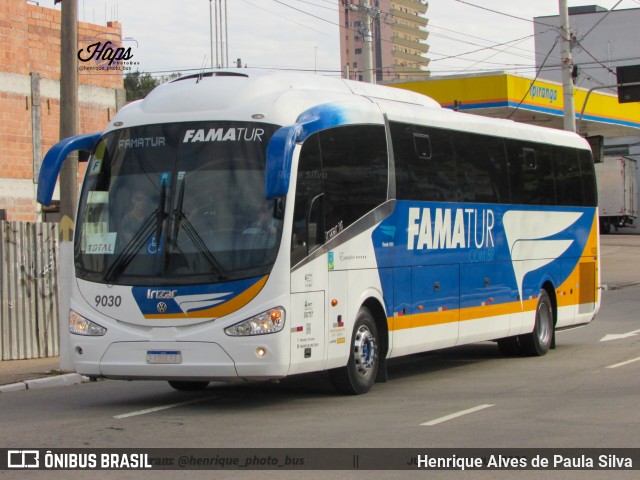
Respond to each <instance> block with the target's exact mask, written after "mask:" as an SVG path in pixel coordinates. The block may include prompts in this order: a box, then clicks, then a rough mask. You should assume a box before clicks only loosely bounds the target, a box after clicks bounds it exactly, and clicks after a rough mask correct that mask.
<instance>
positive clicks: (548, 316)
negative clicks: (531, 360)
mask: <svg viewBox="0 0 640 480" xmlns="http://www.w3.org/2000/svg"><path fill="white" fill-rule="evenodd" d="M554 325H555V321H554V315H553V305H552V304H551V299H550V298H549V294H548V293H547V292H546V290H541V291H540V295H539V296H538V305H537V307H536V323H535V325H534V327H533V332H531V333H528V334H526V335H521V336H520V348H521V349H522V353H524V354H525V355H530V356H534V357H541V356H542V355H544V354H546V353H547V352H548V351H549V348H551V342H552V341H553V328H554Z"/></svg>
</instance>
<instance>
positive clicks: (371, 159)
mask: <svg viewBox="0 0 640 480" xmlns="http://www.w3.org/2000/svg"><path fill="white" fill-rule="evenodd" d="M320 149H321V152H322V177H323V179H322V180H323V183H324V193H325V197H324V215H325V228H326V231H325V241H329V240H331V239H332V238H333V237H335V236H336V235H338V234H339V233H340V232H341V231H342V230H344V229H345V228H347V227H349V226H350V225H352V224H353V223H355V222H357V221H358V220H359V219H360V218H362V217H363V216H364V215H366V214H367V213H369V212H370V211H372V210H373V209H375V208H376V207H378V206H379V205H382V204H383V203H384V202H385V201H386V200H387V184H388V163H387V144H386V136H385V131H384V127H383V126H382V125H349V126H342V127H337V128H331V129H328V130H324V131H322V132H320Z"/></svg>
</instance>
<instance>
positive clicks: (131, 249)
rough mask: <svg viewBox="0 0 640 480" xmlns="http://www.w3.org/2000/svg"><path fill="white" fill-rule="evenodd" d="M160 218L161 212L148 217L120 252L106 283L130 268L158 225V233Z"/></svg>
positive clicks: (105, 277) (111, 267) (107, 275)
mask: <svg viewBox="0 0 640 480" xmlns="http://www.w3.org/2000/svg"><path fill="white" fill-rule="evenodd" d="M160 217H161V215H160V211H159V210H155V211H154V212H153V213H152V214H151V215H149V217H147V219H146V220H145V221H144V223H143V224H142V226H141V227H140V228H139V229H138V231H137V232H136V233H135V235H134V236H133V238H132V239H131V240H129V243H127V244H126V245H125V247H124V249H123V250H122V252H120V254H119V255H118V256H117V257H116V259H115V261H114V262H113V263H112V264H111V266H110V267H109V269H108V270H107V271H106V272H105V274H104V277H103V279H104V280H105V281H106V282H112V281H113V280H114V279H116V278H117V277H119V276H120V275H121V274H122V272H124V270H125V269H126V268H127V267H128V266H129V264H130V263H131V260H133V259H134V258H135V256H136V255H137V254H138V251H139V250H140V248H141V247H142V245H144V243H145V242H146V241H147V239H148V238H149V236H150V235H151V234H152V233H153V231H154V225H156V227H155V230H156V231H157V222H156V221H155V220H156V219H157V218H160Z"/></svg>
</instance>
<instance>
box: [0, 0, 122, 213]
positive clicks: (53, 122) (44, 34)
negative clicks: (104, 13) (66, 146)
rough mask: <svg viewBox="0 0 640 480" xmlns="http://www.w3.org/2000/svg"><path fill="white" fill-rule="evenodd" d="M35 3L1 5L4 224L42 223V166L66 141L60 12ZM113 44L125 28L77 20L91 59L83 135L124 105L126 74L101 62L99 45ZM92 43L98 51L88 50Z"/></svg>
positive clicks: (0, 194)
mask: <svg viewBox="0 0 640 480" xmlns="http://www.w3.org/2000/svg"><path fill="white" fill-rule="evenodd" d="M33 3H35V2H27V1H26V0H2V2H0V45H2V47H1V48H0V219H4V220H21V221H34V220H38V219H40V211H39V209H38V205H37V203H36V200H35V192H36V188H37V185H36V182H37V177H38V170H39V165H40V162H41V161H42V156H43V155H44V154H45V153H46V152H47V150H48V149H49V148H50V147H51V146H53V145H54V144H55V143H57V142H58V140H60V138H59V125H60V22H61V14H60V11H59V10H55V9H53V8H47V7H41V6H38V5H37V4H35V5H34V4H33ZM49 4H50V6H53V2H49ZM107 42H111V43H110V44H109V45H108V47H114V48H112V53H113V52H115V49H116V48H117V47H119V46H121V44H122V30H121V26H120V24H119V23H117V22H108V23H107V25H106V26H100V25H94V24H89V23H83V22H79V23H78V49H79V50H83V53H82V54H81V56H83V58H84V59H86V60H87V61H86V62H79V67H78V68H79V72H78V110H79V112H78V128H79V130H80V131H79V132H78V133H91V132H96V131H100V130H102V129H103V128H104V126H105V125H106V124H107V123H108V121H109V120H110V118H111V117H112V116H113V115H114V114H115V112H116V110H117V108H118V106H119V105H121V104H123V103H124V90H123V75H122V73H123V72H122V70H120V71H117V70H116V71H113V70H104V69H102V68H103V67H104V66H105V65H104V63H105V62H106V60H105V59H104V58H102V59H98V58H97V57H98V56H99V55H97V54H96V49H97V48H99V47H96V46H95V45H96V43H99V44H100V45H101V46H105V45H107ZM90 45H94V47H93V48H92V49H91V51H88V50H87V47H89V46H90ZM90 52H93V54H94V55H93V56H92V58H90V56H91V53H90ZM103 52H104V54H103V57H107V56H109V55H110V54H109V52H108V50H106V49H105V50H104V51H103ZM89 58H90V59H89ZM101 62H102V64H103V65H100V63H101Z"/></svg>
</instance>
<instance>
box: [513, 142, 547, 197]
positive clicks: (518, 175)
mask: <svg viewBox="0 0 640 480" xmlns="http://www.w3.org/2000/svg"><path fill="white" fill-rule="evenodd" d="M507 145H508V152H509V178H510V182H511V203H524V204H529V205H553V204H554V203H555V201H556V200H555V187H554V180H553V165H552V163H551V155H550V151H549V148H547V146H546V145H543V144H534V143H525V144H523V142H520V141H517V140H510V141H508V142H507Z"/></svg>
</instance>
